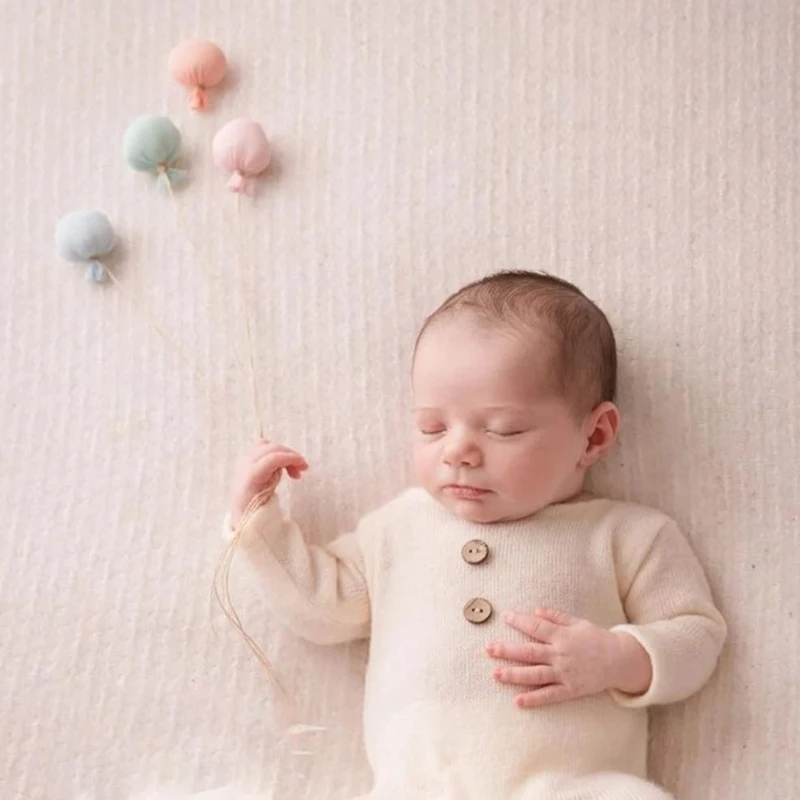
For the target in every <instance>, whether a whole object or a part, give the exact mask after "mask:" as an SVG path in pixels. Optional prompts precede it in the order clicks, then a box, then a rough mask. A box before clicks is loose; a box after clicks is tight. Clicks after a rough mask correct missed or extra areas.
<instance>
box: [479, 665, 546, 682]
mask: <svg viewBox="0 0 800 800" xmlns="http://www.w3.org/2000/svg"><path fill="white" fill-rule="evenodd" d="M494 679H495V680H496V681H498V682H499V683H510V684H513V685H514V686H547V685H548V684H551V683H553V682H554V681H555V680H556V671H555V670H554V669H553V668H552V667H548V666H538V667H498V668H497V669H496V670H495V671H494Z"/></svg>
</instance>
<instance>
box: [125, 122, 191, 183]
mask: <svg viewBox="0 0 800 800" xmlns="http://www.w3.org/2000/svg"><path fill="white" fill-rule="evenodd" d="M180 148H181V133H180V131H179V130H178V129H177V128H176V127H175V125H174V124H173V123H172V121H171V120H170V119H168V118H167V117H161V116H158V115H157V114H145V115H144V116H142V117H139V119H137V120H135V121H134V122H133V123H131V125H130V127H129V128H128V130H127V131H125V136H124V138H123V140H122V150H123V153H124V155H125V161H126V162H127V164H128V166H129V167H130V168H131V169H134V170H136V171H137V172H149V173H150V174H151V175H154V176H155V177H156V178H157V180H158V184H159V186H160V187H161V188H163V189H168V188H169V185H170V184H173V183H175V182H176V181H178V180H180V179H181V178H183V177H184V176H185V174H186V173H185V171H184V170H181V169H176V168H175V166H174V164H175V160H176V158H177V157H178V151H179V150H180Z"/></svg>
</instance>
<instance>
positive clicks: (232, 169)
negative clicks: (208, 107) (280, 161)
mask: <svg viewBox="0 0 800 800" xmlns="http://www.w3.org/2000/svg"><path fill="white" fill-rule="evenodd" d="M211 151H212V155H213V157H214V164H215V165H216V166H217V168H218V169H220V170H222V171H223V172H227V173H229V174H230V176H231V177H230V180H229V181H228V189H230V190H231V191H232V192H244V194H247V195H252V194H253V181H252V180H251V179H252V178H254V177H255V176H257V175H260V174H261V173H262V172H263V171H264V170H265V169H266V168H267V167H268V166H269V162H270V160H271V159H272V148H271V147H270V144H269V141H268V140H267V135H266V134H265V133H264V129H263V128H262V127H261V126H260V125H259V124H258V123H257V122H253V121H252V120H249V119H235V120H233V121H232V122H229V123H228V124H227V125H225V126H223V127H222V128H221V129H220V130H219V132H218V133H217V135H216V136H215V137H214V142H213V144H212V147H211Z"/></svg>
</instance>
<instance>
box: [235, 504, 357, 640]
mask: <svg viewBox="0 0 800 800" xmlns="http://www.w3.org/2000/svg"><path fill="white" fill-rule="evenodd" d="M368 519H370V517H367V518H365V520H368ZM366 527H367V523H366V522H364V521H362V523H360V524H359V526H358V528H357V529H356V530H355V531H353V532H351V533H346V534H343V535H341V536H340V537H338V538H337V539H335V540H334V541H333V542H332V543H331V544H329V545H327V546H324V547H321V546H317V545H312V544H308V543H306V541H305V539H304V537H303V534H302V532H301V531H300V529H299V527H298V526H297V525H296V524H295V523H294V522H293V521H292V520H291V519H289V518H288V517H286V516H285V515H284V514H283V511H282V509H281V507H280V502H279V500H278V497H277V495H273V497H272V498H271V499H270V500H269V502H267V503H266V504H265V505H264V506H262V507H261V508H259V509H258V510H257V511H256V512H255V513H254V514H253V515H252V517H251V518H250V519H249V520H248V521H247V523H246V524H245V525H244V527H243V528H242V531H241V533H240V535H239V539H238V542H237V545H236V547H237V555H238V554H241V555H242V556H244V558H243V559H242V561H243V562H244V568H245V569H246V571H247V572H248V573H249V574H250V577H251V578H253V579H254V582H255V583H256V586H257V588H258V590H259V591H260V592H261V594H262V595H263V596H264V597H265V598H266V601H267V604H268V606H269V608H270V609H271V610H272V611H273V613H275V614H276V615H277V616H278V618H279V619H280V620H281V622H282V623H283V624H285V625H286V626H287V627H288V628H289V629H290V630H292V631H293V632H294V633H295V634H296V635H298V636H301V637H302V638H304V639H307V640H308V641H311V642H314V643H316V644H339V643H341V642H346V641H351V640H355V639H363V638H366V637H368V636H369V628H370V601H369V592H368V588H367V579H366V576H365V569H364V557H363V552H362V549H361V545H360V541H359V539H360V536H361V535H362V534H363V533H364V529H365V528H366ZM226 529H227V530H229V527H228V523H227V520H226Z"/></svg>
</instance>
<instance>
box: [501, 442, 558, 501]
mask: <svg viewBox="0 0 800 800" xmlns="http://www.w3.org/2000/svg"><path fill="white" fill-rule="evenodd" d="M500 472H501V474H502V476H503V482H504V483H505V484H507V485H508V486H509V487H510V488H511V492H512V493H513V494H520V495H523V496H526V495H529V494H530V492H531V490H532V488H535V487H538V486H541V485H542V482H543V481H545V482H546V480H547V474H548V470H547V469H546V465H545V464H543V463H542V461H541V460H540V459H537V458H536V456H535V454H533V453H530V452H527V451H521V452H519V453H515V454H513V455H511V456H510V457H508V458H507V459H506V460H505V461H504V462H503V463H502V464H501V465H500Z"/></svg>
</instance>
